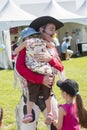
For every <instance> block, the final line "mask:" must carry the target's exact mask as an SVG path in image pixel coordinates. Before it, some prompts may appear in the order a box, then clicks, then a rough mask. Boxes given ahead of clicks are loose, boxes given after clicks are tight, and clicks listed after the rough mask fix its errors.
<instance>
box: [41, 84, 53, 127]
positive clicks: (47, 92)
mask: <svg viewBox="0 0 87 130" xmlns="http://www.w3.org/2000/svg"><path fill="white" fill-rule="evenodd" d="M51 91H52V90H51V88H48V87H46V86H43V96H44V99H45V104H46V108H47V117H46V120H45V123H46V124H47V125H50V124H51V123H52V119H53V115H52V101H51V98H52V97H51Z"/></svg>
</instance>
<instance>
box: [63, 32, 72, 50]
mask: <svg viewBox="0 0 87 130" xmlns="http://www.w3.org/2000/svg"><path fill="white" fill-rule="evenodd" d="M66 39H69V41H68V49H71V40H72V36H70V35H69V33H68V32H65V37H64V38H63V41H66Z"/></svg>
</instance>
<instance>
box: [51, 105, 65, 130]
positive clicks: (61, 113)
mask: <svg viewBox="0 0 87 130" xmlns="http://www.w3.org/2000/svg"><path fill="white" fill-rule="evenodd" d="M58 111H59V115H58V120H54V121H53V124H54V126H56V128H57V129H58V130H61V129H62V126H63V118H64V116H65V115H66V112H65V110H64V109H63V108H62V107H59V109H58Z"/></svg>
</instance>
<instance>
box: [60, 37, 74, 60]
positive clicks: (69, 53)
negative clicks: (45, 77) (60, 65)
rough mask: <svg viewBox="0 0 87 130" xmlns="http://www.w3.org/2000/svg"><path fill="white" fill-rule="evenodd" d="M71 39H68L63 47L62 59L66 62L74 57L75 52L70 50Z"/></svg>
mask: <svg viewBox="0 0 87 130" xmlns="http://www.w3.org/2000/svg"><path fill="white" fill-rule="evenodd" d="M68 44H69V39H66V40H65V41H64V42H63V43H62V45H61V52H62V58H63V59H64V60H70V58H71V56H72V55H73V51H72V50H71V49H68Z"/></svg>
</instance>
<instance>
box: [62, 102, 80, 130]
mask: <svg viewBox="0 0 87 130" xmlns="http://www.w3.org/2000/svg"><path fill="white" fill-rule="evenodd" d="M60 106H61V107H63V109H64V110H65V111H66V115H65V116H64V119H63V127H62V129H61V130H80V125H79V118H78V116H77V112H78V110H77V105H76V103H74V104H63V105H60Z"/></svg>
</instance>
